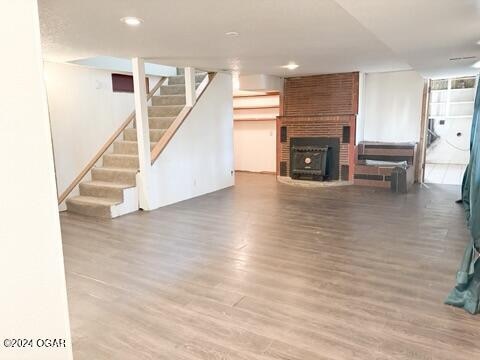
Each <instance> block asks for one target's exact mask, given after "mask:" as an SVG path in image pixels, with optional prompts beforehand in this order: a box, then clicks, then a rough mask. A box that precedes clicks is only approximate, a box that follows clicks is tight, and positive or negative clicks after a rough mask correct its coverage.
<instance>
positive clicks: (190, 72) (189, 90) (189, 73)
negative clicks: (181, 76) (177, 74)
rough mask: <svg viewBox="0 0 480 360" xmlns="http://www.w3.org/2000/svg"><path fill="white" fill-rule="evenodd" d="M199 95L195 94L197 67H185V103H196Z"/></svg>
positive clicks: (188, 104) (189, 104)
mask: <svg viewBox="0 0 480 360" xmlns="http://www.w3.org/2000/svg"><path fill="white" fill-rule="evenodd" d="M195 101H197V97H196V94H195V68H193V67H186V68H185V104H186V105H187V106H193V105H195Z"/></svg>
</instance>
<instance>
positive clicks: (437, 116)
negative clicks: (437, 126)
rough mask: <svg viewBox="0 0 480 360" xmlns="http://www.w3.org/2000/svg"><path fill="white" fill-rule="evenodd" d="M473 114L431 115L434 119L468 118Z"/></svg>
mask: <svg viewBox="0 0 480 360" xmlns="http://www.w3.org/2000/svg"><path fill="white" fill-rule="evenodd" d="M472 116H473V114H472V115H450V116H446V115H430V117H431V118H432V119H437V118H440V119H467V118H471V117H472Z"/></svg>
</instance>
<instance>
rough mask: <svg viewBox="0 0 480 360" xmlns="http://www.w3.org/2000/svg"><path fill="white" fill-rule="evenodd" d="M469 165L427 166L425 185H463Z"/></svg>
mask: <svg viewBox="0 0 480 360" xmlns="http://www.w3.org/2000/svg"><path fill="white" fill-rule="evenodd" d="M466 167H467V165H463V164H425V183H432V184H448V185H461V184H462V178H463V173H464V172H465V168H466Z"/></svg>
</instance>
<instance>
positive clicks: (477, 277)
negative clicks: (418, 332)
mask: <svg viewBox="0 0 480 360" xmlns="http://www.w3.org/2000/svg"><path fill="white" fill-rule="evenodd" d="M479 117H480V86H477V94H476V96H475V109H474V113H473V119H472V131H471V136H470V161H469V163H468V166H467V169H466V170H465V174H464V176H463V182H462V200H463V206H464V209H465V216H466V218H467V224H468V228H469V230H470V235H471V236H470V241H469V244H468V245H467V248H466V249H465V254H464V256H463V259H462V263H461V264H460V269H459V270H458V272H457V283H456V286H455V288H454V289H453V290H452V291H451V293H450V294H449V295H448V297H447V299H446V301H445V303H446V304H448V305H453V306H458V307H462V308H464V309H465V310H466V311H468V312H469V313H471V314H477V313H479V312H480V262H479V261H478V258H479V255H480V254H479V250H480V144H479V140H480V127H479V123H478V120H479Z"/></svg>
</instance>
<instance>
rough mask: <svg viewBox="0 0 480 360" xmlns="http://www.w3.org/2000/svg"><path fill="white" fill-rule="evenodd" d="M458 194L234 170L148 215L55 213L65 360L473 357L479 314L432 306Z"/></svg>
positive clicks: (479, 345)
mask: <svg viewBox="0 0 480 360" xmlns="http://www.w3.org/2000/svg"><path fill="white" fill-rule="evenodd" d="M458 196H459V188H458V187H456V186H445V185H430V186H429V189H419V188H416V189H415V190H414V192H412V193H410V194H408V195H395V194H391V193H390V192H388V191H384V190H373V189H369V188H361V187H354V186H347V187H338V188H333V187H332V188H314V189H309V188H298V187H294V186H291V185H285V184H279V183H277V182H276V181H275V177H274V176H271V175H254V174H244V173H242V174H237V185H236V186H235V187H234V188H230V189H225V190H222V191H219V192H216V193H212V194H209V195H206V196H202V197H198V198H196V199H192V200H189V201H185V202H182V203H178V204H175V205H172V206H168V207H165V208H162V209H159V210H156V211H152V212H138V213H136V214H132V215H127V216H123V217H120V218H117V219H114V220H99V219H93V218H87V217H82V216H79V215H72V214H62V215H61V222H62V232H63V242H64V253H65V266H66V272H67V286H68V298H69V307H70V318H71V326H72V336H73V346H74V356H75V360H102V359H108V360H123V359H128V360H134V359H135V360H136V359H160V360H162V359H165V360H167V359H168V360H176V359H178V360H196V359H215V360H220V359H224V360H226V359H232V360H258V359H263V360H272V359H282V360H287V359H288V360H323V359H369V360H370V359H379V360H380V359H435V360H462V359H465V360H467V359H468V360H473V359H478V358H480V341H479V339H480V317H475V316H471V315H468V314H467V313H465V312H464V311H463V310H461V309H456V308H453V307H449V306H446V305H443V300H444V298H445V296H446V295H447V293H448V292H449V290H450V289H451V287H452V285H453V283H454V279H455V273H456V270H457V266H458V263H459V261H460V258H461V256H462V253H463V250H464V247H465V245H466V243H467V240H468V233H467V229H466V227H465V224H464V217H463V211H462V209H461V208H460V207H459V206H458V205H456V204H455V203H454V200H456V199H457V198H458Z"/></svg>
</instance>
